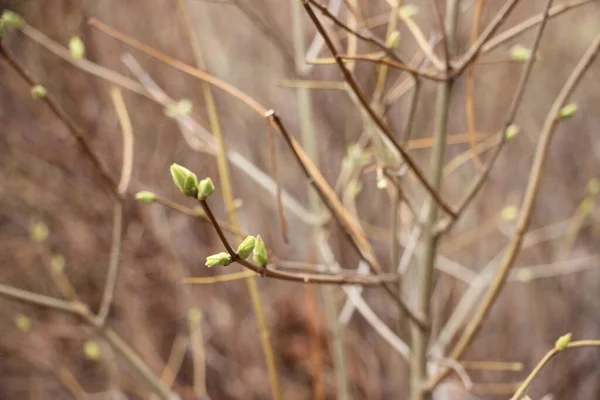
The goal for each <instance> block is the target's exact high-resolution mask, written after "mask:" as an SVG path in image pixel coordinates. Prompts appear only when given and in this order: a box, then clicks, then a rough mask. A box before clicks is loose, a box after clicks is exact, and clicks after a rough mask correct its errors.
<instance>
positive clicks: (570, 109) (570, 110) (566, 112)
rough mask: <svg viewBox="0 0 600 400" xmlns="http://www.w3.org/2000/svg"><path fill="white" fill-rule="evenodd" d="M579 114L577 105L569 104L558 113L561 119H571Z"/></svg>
mask: <svg viewBox="0 0 600 400" xmlns="http://www.w3.org/2000/svg"><path fill="white" fill-rule="evenodd" d="M576 112H577V103H571V104H567V105H566V106H564V107H563V108H561V109H560V111H559V112H558V117H559V118H560V119H565V118H571V117H572V116H573V115H575V113H576Z"/></svg>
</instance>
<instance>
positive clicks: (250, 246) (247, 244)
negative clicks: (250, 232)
mask: <svg viewBox="0 0 600 400" xmlns="http://www.w3.org/2000/svg"><path fill="white" fill-rule="evenodd" d="M255 243H256V238H255V237H254V236H248V237H246V239H244V241H243V242H242V243H240V245H239V246H238V248H237V253H238V256H240V258H241V259H243V260H245V259H246V258H248V257H250V254H252V250H254V245H255Z"/></svg>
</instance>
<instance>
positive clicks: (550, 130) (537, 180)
mask: <svg viewBox="0 0 600 400" xmlns="http://www.w3.org/2000/svg"><path fill="white" fill-rule="evenodd" d="M551 1H552V0H548V3H547V6H546V7H547V8H546V9H548V8H549V6H548V4H550V3H551ZM546 19H547V18H546ZM599 49H600V34H599V35H597V36H596V37H595V38H594V40H593V41H592V43H591V44H590V46H589V47H588V49H587V50H586V52H585V53H584V55H583V56H582V57H581V59H580V61H579V62H578V64H577V66H576V67H575V68H574V69H573V72H572V73H571V75H570V76H569V78H568V79H567V81H566V82H565V84H564V86H563V87H562V89H561V91H560V93H559V94H558V96H557V98H556V100H555V101H554V104H553V105H552V107H551V109H550V111H549V112H548V114H547V116H546V120H545V122H544V126H543V128H542V132H541V134H540V139H539V140H538V146H537V149H536V152H535V155H534V160H533V165H532V168H531V171H530V173H529V179H528V183H527V188H526V190H525V197H524V200H523V205H522V206H521V211H520V213H519V219H518V221H517V227H516V230H515V234H514V236H513V239H512V241H511V243H510V247H509V249H508V251H507V253H506V254H505V256H504V259H503V261H502V265H501V267H500V270H499V272H498V274H497V275H496V278H495V280H494V282H493V284H492V286H491V287H490V289H489V290H488V292H487V294H486V296H485V298H484V300H483V302H482V303H481V305H480V307H479V308H478V310H477V312H476V313H475V315H474V316H473V318H472V319H471V321H469V324H468V325H467V327H466V328H465V331H464V332H463V334H462V336H461V337H460V339H459V340H458V343H457V344H456V346H455V347H454V349H453V351H452V352H451V357H452V358H454V359H460V357H461V356H462V355H463V354H464V352H465V351H466V350H467V348H468V347H469V345H470V344H471V343H472V341H473V339H474V338H475V335H476V334H477V332H478V331H479V329H480V328H481V325H482V323H483V321H484V320H485V317H486V316H487V315H488V313H489V311H490V309H491V308H492V306H493V305H494V303H495V302H496V300H497V298H498V295H499V294H500V292H501V289H502V287H503V286H504V283H505V282H506V279H507V277H508V274H509V272H510V269H511V267H512V266H513V264H514V262H515V260H516V259H517V256H518V254H519V250H520V249H521V246H522V244H523V239H524V236H525V233H526V232H527V229H528V227H529V224H530V222H531V218H532V212H533V209H534V206H535V203H536V200H537V195H538V192H539V188H540V186H541V180H542V179H541V178H542V172H543V169H544V166H545V164H546V159H547V157H548V150H549V148H550V144H551V142H552V138H553V136H554V132H555V128H556V125H557V123H558V114H559V111H560V109H561V108H562V107H563V105H564V103H565V102H566V101H567V100H568V98H569V96H570V95H571V93H572V92H573V90H574V89H575V87H576V86H577V84H578V83H579V81H580V80H581V79H582V77H583V75H584V73H585V72H586V71H587V69H588V68H589V66H590V65H591V64H592V62H593V61H594V59H595V57H596V56H597V54H598V50H599ZM447 373H448V372H446V371H444V372H442V373H440V374H439V375H438V376H437V377H435V378H434V379H433V380H432V382H431V384H430V386H429V387H430V388H431V387H435V385H436V384H437V383H438V382H440V381H441V379H443V378H444V377H445V376H447Z"/></svg>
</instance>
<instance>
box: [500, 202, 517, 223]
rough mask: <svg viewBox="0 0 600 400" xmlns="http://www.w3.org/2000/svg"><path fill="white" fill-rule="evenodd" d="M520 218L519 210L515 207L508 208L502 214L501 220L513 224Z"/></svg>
mask: <svg viewBox="0 0 600 400" xmlns="http://www.w3.org/2000/svg"><path fill="white" fill-rule="evenodd" d="M518 216H519V209H518V208H517V207H515V206H506V207H504V208H503V209H502V211H501V212H500V218H502V220H503V221H506V222H512V221H514V220H515V219H517V217H518Z"/></svg>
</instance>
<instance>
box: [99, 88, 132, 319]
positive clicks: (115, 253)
mask: <svg viewBox="0 0 600 400" xmlns="http://www.w3.org/2000/svg"><path fill="white" fill-rule="evenodd" d="M110 94H111V97H112V100H113V104H114V106H115V111H116V113H117V117H118V119H119V123H120V125H121V134H122V136H123V166H122V167H121V179H119V185H118V187H117V191H118V192H119V193H120V194H121V195H123V196H124V195H125V193H126V192H127V187H128V186H129V181H130V180H131V173H132V170H133V142H134V139H133V128H132V125H131V119H130V118H129V113H128V112H127V107H126V106H125V100H124V99H123V94H122V92H121V90H120V89H119V88H118V87H113V88H112V90H111V91H110ZM122 244H123V204H122V203H120V202H118V203H116V204H115V206H114V208H113V231H112V241H111V246H110V258H109V263H108V272H107V274H106V283H105V284H104V291H103V293H102V300H101V302H100V308H99V309H98V322H99V324H100V325H102V324H104V323H105V322H106V318H107V317H108V313H109V311H110V306H111V304H112V302H113V298H114V294H115V287H116V285H117V277H118V274H119V264H120V263H119V259H120V257H121V247H122Z"/></svg>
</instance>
